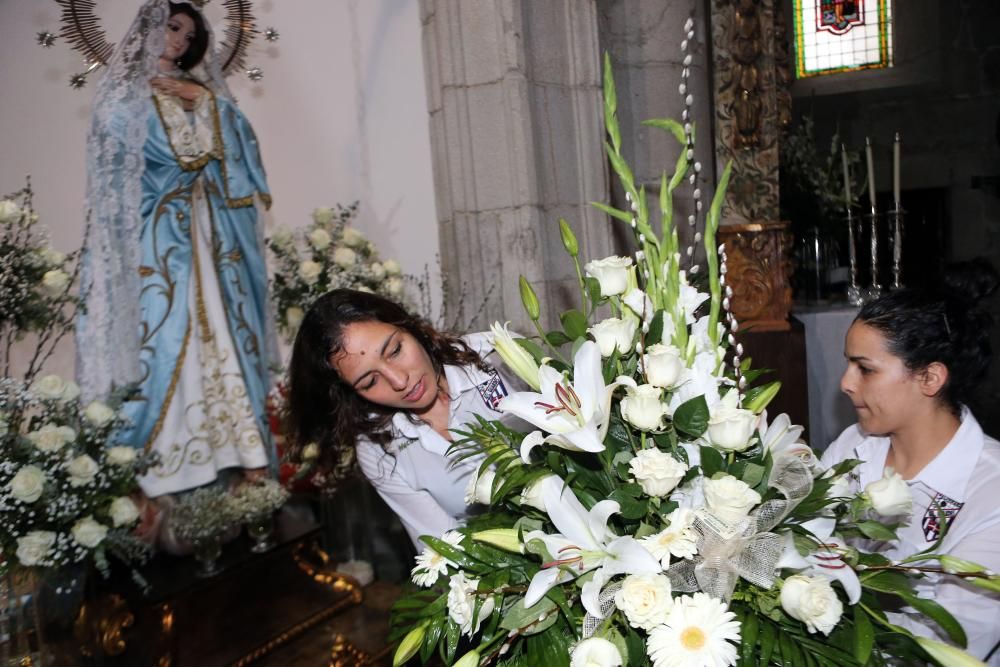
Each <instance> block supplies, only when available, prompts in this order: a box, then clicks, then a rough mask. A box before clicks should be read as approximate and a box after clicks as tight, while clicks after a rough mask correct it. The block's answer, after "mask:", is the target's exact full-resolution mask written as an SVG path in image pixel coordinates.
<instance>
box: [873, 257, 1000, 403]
mask: <svg viewBox="0 0 1000 667" xmlns="http://www.w3.org/2000/svg"><path fill="white" fill-rule="evenodd" d="M940 282H941V285H940V286H939V287H932V288H924V289H910V288H905V289H900V290H896V291H894V292H889V293H888V294H886V295H885V296H882V297H881V298H879V299H876V300H875V301H872V302H870V303H868V304H865V306H864V307H862V309H861V312H860V313H858V316H857V318H855V321H856V322H862V323H864V324H866V325H868V326H870V327H872V328H874V329H877V330H878V331H879V332H880V333H881V334H882V335H883V336H884V337H885V339H886V341H888V345H889V351H890V352H892V353H893V354H894V355H896V356H897V357H899V358H900V359H901V360H902V361H903V363H904V364H905V365H906V367H907V368H908V369H909V370H910V371H920V370H923V369H925V368H927V366H929V365H930V364H932V363H934V362H939V363H942V364H944V365H945V366H946V367H947V368H948V381H947V382H946V383H945V385H944V387H943V388H942V389H941V392H940V394H938V398H940V399H941V400H942V401H943V402H944V403H945V404H946V405H947V406H948V407H949V408H951V410H952V411H953V412H954V413H955V414H956V415H959V414H960V406H961V405H962V404H963V403H967V402H969V401H970V399H971V398H973V390H974V389H975V388H976V385H978V384H979V383H980V382H981V381H982V379H983V378H984V377H985V376H986V373H987V371H988V370H989V365H990V357H991V354H992V350H991V348H990V327H992V325H993V317H992V316H991V315H990V314H989V313H988V312H986V311H985V310H984V309H982V308H981V307H980V306H979V304H978V302H979V301H980V300H982V299H984V298H986V297H987V296H989V295H990V294H991V293H993V291H994V290H996V288H997V285H998V284H1000V276H998V275H997V272H996V270H995V269H994V268H993V266H992V265H991V264H990V263H989V262H988V261H987V260H985V259H983V258H977V259H974V260H972V261H969V262H959V263H956V264H952V265H951V266H949V267H946V269H945V273H944V276H943V278H942V280H941V281H940Z"/></svg>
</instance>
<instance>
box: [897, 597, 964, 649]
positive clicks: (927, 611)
mask: <svg viewBox="0 0 1000 667" xmlns="http://www.w3.org/2000/svg"><path fill="white" fill-rule="evenodd" d="M903 599H904V600H906V601H907V603H909V605H910V606H911V607H913V608H914V609H916V610H917V611H919V612H920V613H921V614H923V615H924V616H927V617H928V618H930V619H931V620H932V621H934V622H935V623H937V624H938V625H939V626H941V629H942V630H944V631H945V632H946V633H948V637H949V638H950V639H951V641H953V642H954V643H955V644H957V645H958V646H959V647H960V648H965V647H966V645H967V644H968V639H967V638H966V636H965V630H964V629H963V628H962V624H961V623H959V622H958V621H957V620H955V617H954V616H952V615H951V614H950V613H949V612H948V610H947V609H945V608H944V607H942V606H941V605H940V604H938V603H937V602H935V601H934V600H928V599H927V598H922V597H918V596H917V595H916V594H908V595H904V596H903Z"/></svg>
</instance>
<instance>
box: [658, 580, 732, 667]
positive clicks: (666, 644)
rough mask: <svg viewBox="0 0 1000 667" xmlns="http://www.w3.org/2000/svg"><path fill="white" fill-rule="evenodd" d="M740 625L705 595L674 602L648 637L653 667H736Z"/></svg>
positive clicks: (726, 609) (683, 598) (723, 605)
mask: <svg viewBox="0 0 1000 667" xmlns="http://www.w3.org/2000/svg"><path fill="white" fill-rule="evenodd" d="M739 642H740V623H739V621H737V620H736V614H734V613H733V612H731V611H729V610H728V608H727V607H726V603H725V602H722V601H721V600H717V599H715V598H713V597H710V596H708V595H706V594H705V593H695V594H693V595H685V596H683V597H681V598H678V599H676V600H675V601H674V606H673V607H672V608H671V610H670V615H669V616H667V621H666V623H664V624H663V625H660V626H658V627H656V628H654V629H653V630H652V632H650V633H649V639H648V641H647V642H646V652H647V653H648V654H649V657H650V658H651V659H652V661H653V667H727V666H728V665H735V664H736V649H737V646H738V645H739Z"/></svg>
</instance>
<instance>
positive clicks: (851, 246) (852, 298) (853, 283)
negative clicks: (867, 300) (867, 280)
mask: <svg viewBox="0 0 1000 667" xmlns="http://www.w3.org/2000/svg"><path fill="white" fill-rule="evenodd" d="M847 258H848V261H849V267H850V275H849V282H848V283H847V302H848V303H849V304H851V305H852V306H860V305H862V304H863V303H864V298H863V297H864V294H863V292H862V289H861V286H860V285H859V284H858V249H857V246H856V245H855V240H854V215H853V214H852V213H851V207H850V206H848V207H847Z"/></svg>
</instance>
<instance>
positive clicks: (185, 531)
mask: <svg viewBox="0 0 1000 667" xmlns="http://www.w3.org/2000/svg"><path fill="white" fill-rule="evenodd" d="M241 519H242V516H241V514H240V511H239V509H238V507H237V505H236V503H235V502H234V497H233V496H232V494H230V493H229V492H228V491H226V490H225V489H223V488H222V487H220V486H207V487H202V488H200V489H195V490H194V491H192V492H191V493H188V494H186V495H184V496H183V497H181V499H180V501H179V502H178V503H177V505H176V506H175V507H174V508H173V510H172V512H171V515H170V525H171V527H172V528H173V530H174V533H175V534H176V535H177V537H178V538H179V539H181V540H183V541H185V542H190V543H192V544H193V543H197V542H199V541H201V540H206V539H212V538H219V537H221V536H222V535H224V534H225V533H227V532H229V531H231V530H232V529H233V527H234V526H236V525H238V524H239V522H240V520H241Z"/></svg>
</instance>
